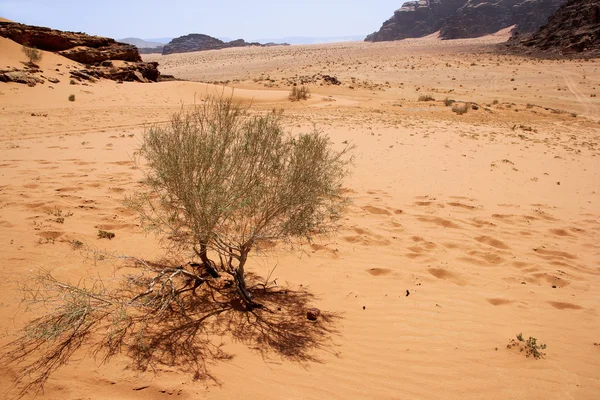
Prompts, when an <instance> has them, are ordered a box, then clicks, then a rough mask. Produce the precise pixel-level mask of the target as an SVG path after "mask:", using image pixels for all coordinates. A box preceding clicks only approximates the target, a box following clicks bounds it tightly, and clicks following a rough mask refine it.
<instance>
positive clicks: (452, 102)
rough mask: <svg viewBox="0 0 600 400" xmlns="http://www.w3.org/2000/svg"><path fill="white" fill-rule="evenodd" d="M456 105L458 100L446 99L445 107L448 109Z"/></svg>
mask: <svg viewBox="0 0 600 400" xmlns="http://www.w3.org/2000/svg"><path fill="white" fill-rule="evenodd" d="M454 103H456V100H452V99H449V98H447V97H446V99H444V105H445V106H446V107H450V106H451V105H452V104H454Z"/></svg>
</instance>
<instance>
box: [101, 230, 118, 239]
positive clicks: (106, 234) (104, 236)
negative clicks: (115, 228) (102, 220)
mask: <svg viewBox="0 0 600 400" xmlns="http://www.w3.org/2000/svg"><path fill="white" fill-rule="evenodd" d="M114 237H115V234H114V232H108V231H103V230H102V229H99V230H98V239H108V240H111V239H113V238H114Z"/></svg>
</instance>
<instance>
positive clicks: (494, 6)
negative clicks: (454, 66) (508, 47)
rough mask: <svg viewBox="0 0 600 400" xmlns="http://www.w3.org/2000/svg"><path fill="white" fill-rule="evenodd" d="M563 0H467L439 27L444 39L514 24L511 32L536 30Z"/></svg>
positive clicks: (487, 32)
mask: <svg viewBox="0 0 600 400" xmlns="http://www.w3.org/2000/svg"><path fill="white" fill-rule="evenodd" d="M564 1H565V0H525V1H523V0H519V1H515V0H499V1H486V0H468V1H467V3H466V4H465V5H464V6H462V7H461V8H459V9H458V10H457V11H456V14H454V15H453V16H451V17H449V18H448V19H447V20H446V21H445V22H444V26H442V28H441V30H440V37H442V38H443V39H459V38H474V37H479V36H484V35H489V34H491V33H494V32H498V31H499V30H501V29H504V28H507V27H509V26H512V25H515V28H514V32H519V33H529V32H535V31H536V30H537V29H538V28H539V27H540V26H542V25H544V24H545V23H546V22H547V21H548V18H549V17H550V16H551V15H552V14H554V12H556V10H558V8H559V7H560V5H561V4H562V3H564Z"/></svg>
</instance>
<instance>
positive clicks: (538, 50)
mask: <svg viewBox="0 0 600 400" xmlns="http://www.w3.org/2000/svg"><path fill="white" fill-rule="evenodd" d="M507 46H508V47H509V48H510V49H512V50H516V51H525V52H528V53H534V54H536V55H548V56H558V55H560V56H583V57H600V0H569V1H568V2H567V3H565V4H564V5H563V6H562V7H560V8H559V9H558V11H557V12H556V13H555V14H554V15H553V16H552V17H550V19H549V20H548V23H547V24H546V25H544V26H542V27H541V28H540V29H539V30H538V31H537V32H535V33H534V34H531V35H515V36H513V37H512V38H511V40H509V42H508V43H507Z"/></svg>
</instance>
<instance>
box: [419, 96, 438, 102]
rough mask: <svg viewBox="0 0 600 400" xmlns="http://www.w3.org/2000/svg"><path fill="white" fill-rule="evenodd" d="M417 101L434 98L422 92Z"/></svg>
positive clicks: (432, 99)
mask: <svg viewBox="0 0 600 400" xmlns="http://www.w3.org/2000/svg"><path fill="white" fill-rule="evenodd" d="M419 101H435V99H434V98H433V96H432V95H430V94H422V95H421V96H419Z"/></svg>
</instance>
